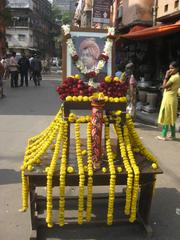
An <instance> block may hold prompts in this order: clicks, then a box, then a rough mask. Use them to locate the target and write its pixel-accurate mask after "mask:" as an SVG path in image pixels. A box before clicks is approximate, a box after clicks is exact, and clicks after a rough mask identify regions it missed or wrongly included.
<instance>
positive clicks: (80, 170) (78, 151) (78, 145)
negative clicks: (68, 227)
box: [75, 122, 85, 224]
mask: <svg viewBox="0 0 180 240" xmlns="http://www.w3.org/2000/svg"><path fill="white" fill-rule="evenodd" d="M75 139H76V155H77V163H78V173H79V200H78V224H82V223H83V210H84V181H85V176H84V167H83V159H82V151H81V142H80V123H79V122H76V123H75Z"/></svg>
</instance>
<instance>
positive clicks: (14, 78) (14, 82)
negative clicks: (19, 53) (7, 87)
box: [9, 52, 19, 88]
mask: <svg viewBox="0 0 180 240" xmlns="http://www.w3.org/2000/svg"><path fill="white" fill-rule="evenodd" d="M18 66H19V65H18V63H17V60H16V53H15V52H13V53H12V56H11V58H10V61H9V70H10V73H11V87H12V88H14V87H15V88H16V87H18Z"/></svg>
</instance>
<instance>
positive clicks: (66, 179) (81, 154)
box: [21, 25, 162, 239]
mask: <svg viewBox="0 0 180 240" xmlns="http://www.w3.org/2000/svg"><path fill="white" fill-rule="evenodd" d="M63 31H64V35H65V45H64V48H63V51H64V57H63V61H64V62H63V82H62V84H61V85H60V86H59V87H58V88H57V92H58V93H59V95H60V98H61V100H63V104H62V105H61V107H60V110H59V112H58V113H57V115H56V116H55V118H54V119H53V121H52V122H51V123H50V125H49V126H48V127H47V128H46V129H45V130H44V131H43V132H41V133H40V134H38V135H37V136H34V137H32V138H30V139H29V141H28V145H27V148H26V152H25V157H24V162H23V164H22V167H21V170H22V209H21V211H26V210H27V208H28V202H30V212H31V222H32V230H33V231H32V236H31V237H30V239H37V229H38V228H39V227H40V226H41V225H46V226H47V227H49V228H52V227H53V226H56V225H59V226H60V227H63V226H64V225H66V224H73V223H74V221H72V218H70V219H71V220H70V219H69V218H68V217H67V214H66V210H68V209H69V203H70V202H71V201H72V200H73V201H76V202H77V205H75V207H76V208H77V209H76V210H77V214H76V215H75V216H74V218H73V220H75V222H76V223H78V224H80V225H84V224H90V223H92V222H93V223H97V224H99V223H101V222H106V223H107V224H108V225H112V224H113V223H121V222H124V221H125V222H129V223H134V222H139V221H140V222H141V223H143V225H144V227H145V229H146V231H147V233H148V234H149V235H151V233H152V230H151V227H150V225H149V214H150V207H151V201H152V196H153V189H154V185H155V180H156V174H160V173H162V171H161V169H160V168H159V167H158V163H157V160H156V158H155V157H154V156H153V155H152V154H151V153H150V152H149V151H148V150H147V149H146V148H145V147H144V145H143V143H142V142H141V140H140V138H139V136H138V134H137V132H136V130H135V128H134V124H133V121H132V119H131V117H130V116H129V115H128V114H126V101H127V100H126V93H127V90H128V84H127V83H126V82H124V83H122V82H120V81H119V79H118V78H117V77H113V76H112V75H113V74H112V66H113V57H112V55H113V54H112V52H113V39H114V29H113V28H109V29H108V32H106V31H97V30H96V31H92V30H89V31H84V30H83V31H79V30H77V29H76V30H70V27H69V26H68V25H65V26H63ZM100 52H101V53H100ZM97 53H98V54H97ZM91 55H92V56H91ZM88 61H89V62H88ZM67 76H68V77H67ZM75 110H80V111H78V114H75V112H74V111H75ZM86 110H88V111H86ZM79 112H80V113H82V114H79ZM84 112H87V114H83V113H84ZM73 127H74V131H75V136H74V137H73V138H71V137H70V136H71V134H70V133H71V131H72V128H73ZM82 132H83V133H82ZM112 132H113V137H111V135H112ZM42 186H46V195H45V196H41V195H40V194H39V192H38V188H40V187H42ZM68 186H75V187H78V192H79V193H78V196H74V197H72V196H71V197H69V196H68V195H66V187H68ZM94 186H109V192H108V194H99V193H97V192H96V194H95V193H94V191H93V187H94ZM119 186H123V187H122V188H121V190H119V188H118V187H119ZM55 187H58V194H57V191H56V195H55V192H54V188H55ZM122 189H123V190H122ZM29 195H30V201H28V197H29ZM99 199H100V200H103V199H105V200H106V201H105V209H104V210H105V211H103V214H102V212H101V213H100V215H101V219H98V209H97V208H96V202H97V201H98V200H99ZM117 202H118V204H117ZM55 210H56V211H55ZM96 211H97V212H96ZM104 213H105V214H104ZM95 216H97V218H96V217H95Z"/></svg>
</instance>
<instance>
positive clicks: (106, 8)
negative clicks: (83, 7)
mask: <svg viewBox="0 0 180 240" xmlns="http://www.w3.org/2000/svg"><path fill="white" fill-rule="evenodd" d="M111 5H112V0H94V4H93V17H92V21H93V22H96V23H105V24H108V23H109V22H110V7H111Z"/></svg>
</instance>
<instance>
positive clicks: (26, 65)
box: [18, 53, 30, 87]
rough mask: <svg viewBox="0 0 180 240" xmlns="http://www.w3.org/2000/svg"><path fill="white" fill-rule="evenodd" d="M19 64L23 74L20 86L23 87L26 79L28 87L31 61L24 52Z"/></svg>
mask: <svg viewBox="0 0 180 240" xmlns="http://www.w3.org/2000/svg"><path fill="white" fill-rule="evenodd" d="M18 64H19V71H20V75H21V83H20V87H23V85H24V80H25V85H26V87H28V72H29V67H30V63H29V60H28V58H27V57H26V55H25V54H24V53H22V57H21V58H20V59H19V61H18Z"/></svg>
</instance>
